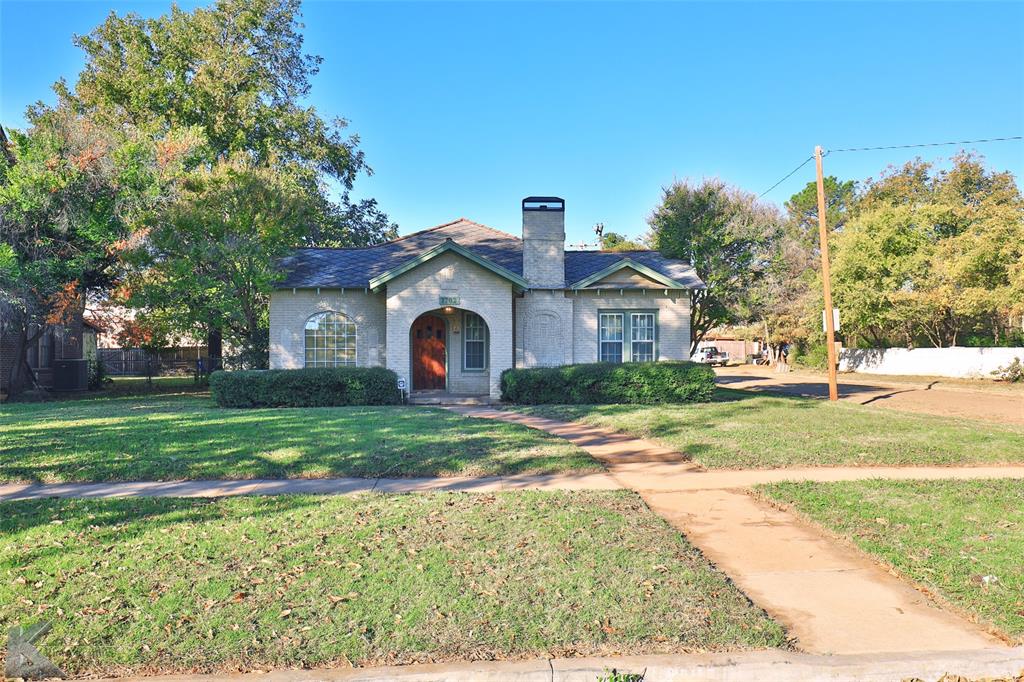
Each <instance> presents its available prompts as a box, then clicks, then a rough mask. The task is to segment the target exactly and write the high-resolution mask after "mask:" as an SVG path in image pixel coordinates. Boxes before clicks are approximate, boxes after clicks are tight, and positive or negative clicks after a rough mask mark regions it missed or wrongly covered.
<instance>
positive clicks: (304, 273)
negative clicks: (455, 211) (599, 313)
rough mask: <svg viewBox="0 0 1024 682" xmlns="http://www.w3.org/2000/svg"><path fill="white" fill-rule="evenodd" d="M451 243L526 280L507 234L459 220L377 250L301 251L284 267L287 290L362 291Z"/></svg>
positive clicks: (519, 249)
mask: <svg viewBox="0 0 1024 682" xmlns="http://www.w3.org/2000/svg"><path fill="white" fill-rule="evenodd" d="M446 239H451V240H453V241H455V242H458V243H459V245H460V246H463V247H465V248H467V249H469V250H471V251H472V252H473V253H474V254H475V255H477V256H480V257H482V258H486V259H487V260H489V261H491V263H493V264H496V265H498V266H500V267H502V268H504V269H505V270H508V271H509V272H511V273H513V274H515V275H520V276H521V275H522V274H523V246H522V242H521V241H520V240H519V239H518V238H517V237H514V236H512V235H510V234H507V233H505V232H500V231H498V230H495V229H492V228H490V227H487V226H486V225H481V224H480V223H475V222H473V221H472V220H466V219H465V218H459V219H458V220H454V221H452V222H450V223H445V224H443V225H438V226H437V227H432V228H430V229H428V230H422V231H420V232H414V233H412V234H409V235H406V236H404V237H399V238H398V239H394V240H392V241H389V242H384V243H383V244H377V245H376V246H367V247H363V248H356V249H296V250H295V251H293V252H292V253H291V254H289V255H288V256H286V257H284V258H282V259H281V260H280V261H279V263H278V264H279V267H280V268H281V269H282V270H284V273H285V276H284V279H283V280H281V282H279V283H278V284H277V286H278V288H281V289H290V288H293V287H294V288H297V289H310V288H316V287H323V288H328V289H330V288H342V287H351V288H362V287H368V286H370V280H371V279H374V278H376V277H379V276H381V275H383V274H384V273H386V272H390V271H391V270H394V269H395V268H397V267H399V266H400V265H402V264H403V263H405V262H406V261H409V260H412V259H414V258H417V257H419V256H421V255H422V254H423V253H424V252H426V251H427V250H429V249H431V248H433V247H435V246H437V245H438V244H441V243H443V242H444V241H445V240H446Z"/></svg>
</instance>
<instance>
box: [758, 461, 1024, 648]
mask: <svg viewBox="0 0 1024 682" xmlns="http://www.w3.org/2000/svg"><path fill="white" fill-rule="evenodd" d="M757 490H758V492H759V493H760V494H763V495H766V496H767V497H769V498H770V499H772V500H776V501H778V502H782V503H784V504H787V505H792V506H793V507H794V508H795V509H796V510H797V511H798V512H800V513H802V514H804V515H806V516H807V517H809V518H810V519H812V520H813V521H815V522H817V523H820V524H821V525H823V526H824V527H825V528H827V529H828V530H830V531H832V532H834V533H837V534H839V535H841V536H843V537H845V538H847V539H849V540H851V541H852V542H854V543H855V544H856V545H857V546H858V547H860V548H861V549H863V550H864V551H866V552H868V553H869V554H872V555H874V556H875V557H877V558H879V559H881V560H882V561H883V562H885V563H887V564H889V565H890V566H892V567H893V568H895V569H896V571H897V572H899V573H900V574H902V575H904V576H906V577H908V578H910V579H911V580H914V581H916V582H918V583H920V584H922V585H925V586H927V587H928V588H929V589H932V590H934V591H935V592H936V593H938V594H940V595H942V596H943V597H944V598H945V599H947V600H948V601H950V602H951V603H953V604H955V605H956V606H958V607H960V608H962V609H964V610H966V611H968V612H970V613H972V614H975V615H976V616H978V617H979V618H980V619H981V620H982V621H986V622H988V623H991V624H993V625H995V626H996V627H998V628H999V629H1000V630H1002V631H1003V632H1004V633H1006V634H1007V635H1009V636H1010V637H1011V638H1013V639H1015V640H1016V641H1017V643H1018V644H1024V481H1019V480H994V481H952V480H943V481H881V480H873V481H852V482H844V483H777V484H773V485H766V486H759V487H758V488H757Z"/></svg>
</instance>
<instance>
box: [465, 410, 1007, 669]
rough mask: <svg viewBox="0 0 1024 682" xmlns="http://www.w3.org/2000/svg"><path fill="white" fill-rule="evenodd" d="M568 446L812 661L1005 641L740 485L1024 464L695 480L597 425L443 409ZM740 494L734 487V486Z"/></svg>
mask: <svg viewBox="0 0 1024 682" xmlns="http://www.w3.org/2000/svg"><path fill="white" fill-rule="evenodd" d="M452 409H455V410H456V411H458V412H459V413H460V414H464V415H467V416H471V417H486V418H491V419H499V420H502V421H508V422H513V423H516V424H522V425H524V426H530V427H533V428H536V429H540V430H543V431H546V432H548V433H552V434H555V435H558V436H562V437H564V438H567V439H568V440H570V441H572V442H573V443H576V444H577V445H578V446H580V447H581V448H583V449H584V450H585V451H587V452H588V453H590V454H591V455H593V456H594V457H596V458H598V459H600V460H601V461H602V462H604V463H605V464H606V466H607V467H608V470H609V472H610V473H611V474H612V475H613V476H614V478H615V480H616V481H618V482H619V483H621V484H622V485H623V486H625V487H629V488H632V489H634V490H636V491H637V492H639V493H640V495H641V496H642V497H643V498H644V500H645V501H646V502H647V504H648V506H650V508H651V509H652V510H653V511H654V512H656V513H657V514H659V515H660V516H661V517H663V518H664V519H666V520H667V521H668V522H669V523H671V524H672V525H673V526H674V527H676V528H678V529H679V530H680V531H682V532H683V533H684V534H685V535H686V536H687V537H688V539H689V540H690V541H691V542H692V543H693V544H694V545H695V546H696V547H697V548H698V549H700V550H701V551H702V552H703V553H704V554H705V555H706V556H707V557H708V558H709V559H711V560H712V561H713V562H714V563H715V564H716V565H717V566H718V567H719V568H720V569H721V570H722V571H724V572H725V573H726V574H727V575H728V576H729V577H730V578H732V579H733V581H735V582H736V584H737V585H738V586H739V587H740V588H741V589H742V590H743V591H744V592H745V593H746V594H747V595H748V596H749V597H751V599H752V600H753V601H754V602H755V603H757V604H758V605H760V606H761V607H762V608H764V609H765V610H766V611H767V612H768V613H769V614H771V615H772V616H773V617H774V618H775V619H776V620H778V621H779V622H781V623H782V624H783V625H784V626H785V627H786V629H787V631H788V632H789V633H790V634H791V635H793V636H794V637H795V638H796V643H797V645H798V646H799V647H800V648H801V649H803V650H805V651H809V652H814V653H837V654H859V653H867V652H874V653H877V652H921V651H939V650H949V649H979V650H980V649H986V648H989V647H994V646H999V645H1000V644H1001V643H1002V640H1000V639H997V638H996V637H994V636H993V635H991V634H989V633H988V632H986V631H985V630H984V629H983V628H982V627H980V626H979V625H977V624H975V623H972V622H969V621H968V620H966V619H964V618H962V617H960V616H958V615H955V614H952V613H949V612H947V611H944V610H942V609H940V608H938V607H937V606H935V605H934V604H932V603H930V602H929V601H928V599H927V598H926V597H925V595H924V594H922V593H921V592H918V591H917V590H915V589H913V588H912V587H911V586H909V585H908V584H906V583H905V582H903V581H902V580H900V579H898V578H897V577H895V576H894V575H892V574H891V573H889V572H888V571H886V570H885V569H884V568H883V567H882V566H880V565H879V564H877V563H875V562H874V561H872V560H871V559H870V558H868V557H867V556H866V555H865V554H863V553H861V552H859V551H858V550H856V549H853V548H851V547H847V546H843V545H840V544H838V543H836V542H833V541H832V540H830V539H828V538H826V537H825V536H824V535H822V534H821V533H820V532H819V531H818V530H816V529H814V528H811V527H809V526H807V525H806V524H804V523H803V522H802V521H800V520H799V519H797V518H796V517H795V516H793V515H792V514H789V513H787V512H783V511H780V510H778V509H775V508H773V507H771V506H769V505H767V504H763V503H761V502H759V501H757V500H755V499H754V498H753V497H751V496H750V495H748V494H746V493H745V492H744V491H743V490H742V488H745V487H748V486H750V485H752V484H755V483H765V482H771V481H777V480H852V479H858V478H859V479H863V478H878V477H882V476H881V474H882V473H883V472H884V473H887V474H889V475H890V476H893V477H899V478H922V477H923V478H979V477H1006V476H1016V477H1024V467H978V468H974V467H956V468H954V467H949V468H943V467H927V468H925V469H918V468H909V467H908V468H890V467H865V468H863V469H859V468H855V467H844V468H841V469H801V470H772V471H720V472H703V471H700V470H699V469H698V468H697V467H695V466H694V465H693V464H692V463H690V462H687V461H686V460H685V458H683V457H682V456H681V455H679V454H678V453H672V452H671V451H666V450H665V449H664V448H662V447H660V446H658V445H657V444H655V443H651V442H650V441H646V440H642V439H636V438H631V437H629V436H625V435H623V434H619V433H613V432H609V431H607V430H604V429H599V428H596V427H591V426H587V425H584V424H579V423H574V424H566V423H562V422H558V421H554V420H551V419H544V418H539V417H534V416H530V415H524V414H519V413H515V412H508V411H502V410H495V409H491V408H452ZM737 489H740V490H737Z"/></svg>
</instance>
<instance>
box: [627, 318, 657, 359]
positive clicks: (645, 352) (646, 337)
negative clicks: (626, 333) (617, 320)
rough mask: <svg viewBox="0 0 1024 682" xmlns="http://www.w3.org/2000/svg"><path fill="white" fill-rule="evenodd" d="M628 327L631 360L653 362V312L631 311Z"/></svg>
mask: <svg viewBox="0 0 1024 682" xmlns="http://www.w3.org/2000/svg"><path fill="white" fill-rule="evenodd" d="M629 329H630V338H631V339H632V343H631V344H630V345H631V353H632V360H633V362H653V361H654V313H631V314H630V316H629Z"/></svg>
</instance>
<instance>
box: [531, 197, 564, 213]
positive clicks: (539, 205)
mask: <svg viewBox="0 0 1024 682" xmlns="http://www.w3.org/2000/svg"><path fill="white" fill-rule="evenodd" d="M523 210H524V211H564V210H565V199H563V198H561V197H526V198H525V199H523Z"/></svg>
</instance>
